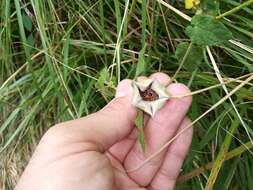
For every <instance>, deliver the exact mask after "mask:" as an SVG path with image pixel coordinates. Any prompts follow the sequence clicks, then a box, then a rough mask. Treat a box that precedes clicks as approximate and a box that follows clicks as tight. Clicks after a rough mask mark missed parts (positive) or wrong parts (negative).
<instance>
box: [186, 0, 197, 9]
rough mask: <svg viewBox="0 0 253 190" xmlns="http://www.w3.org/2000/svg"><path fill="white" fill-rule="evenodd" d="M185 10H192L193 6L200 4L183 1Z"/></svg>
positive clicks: (190, 0) (189, 0) (188, 0)
mask: <svg viewBox="0 0 253 190" xmlns="http://www.w3.org/2000/svg"><path fill="white" fill-rule="evenodd" d="M184 3H185V8H186V9H192V8H193V7H194V6H196V5H198V4H199V3H200V0H185V2H184Z"/></svg>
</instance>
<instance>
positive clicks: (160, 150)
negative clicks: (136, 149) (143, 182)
mask: <svg viewBox="0 0 253 190" xmlns="http://www.w3.org/2000/svg"><path fill="white" fill-rule="evenodd" d="M252 79H253V74H251V76H250V77H248V78H247V79H246V80H245V81H244V82H242V83H241V84H239V85H238V86H237V87H236V88H234V89H233V90H232V91H231V92H229V93H228V94H227V95H226V96H224V97H223V98H222V99H220V100H219V101H218V102H217V103H216V104H214V105H213V106H212V107H211V108H210V109H208V110H207V111H206V112H205V113H203V114H202V115H201V116H199V117H198V118H197V119H196V120H194V121H193V122H192V123H191V125H188V126H186V127H185V128H184V129H182V130H181V131H179V132H178V133H177V134H176V135H175V136H174V137H173V138H172V139H171V140H170V141H168V142H167V143H165V144H164V145H163V146H162V147H161V148H160V149H159V150H157V151H156V152H155V153H154V154H152V155H151V156H150V157H148V158H147V159H146V160H145V161H143V163H142V164H140V165H138V166H136V167H135V168H132V169H129V170H127V171H126V172H127V173H130V172H134V171H136V170H138V169H140V168H142V167H143V166H144V165H146V164H147V163H148V162H149V161H150V160H152V159H153V158H155V157H156V156H157V155H159V154H160V153H161V152H162V151H163V150H164V149H166V148H167V147H168V146H169V145H170V144H171V143H172V142H173V141H174V140H175V139H176V138H178V137H179V136H180V135H181V134H183V133H184V132H185V131H187V130H188V129H189V128H190V127H192V125H194V124H195V123H197V122H198V121H199V120H200V119H201V118H203V117H204V116H206V115H207V114H208V113H209V112H211V111H212V110H214V109H215V108H216V107H218V106H219V105H220V104H222V103H223V102H224V101H226V100H227V99H228V98H229V97H230V96H232V95H233V94H234V93H235V92H236V91H237V90H239V89H240V88H242V87H243V86H244V85H246V84H247V83H248V82H250V81H251V80H252Z"/></svg>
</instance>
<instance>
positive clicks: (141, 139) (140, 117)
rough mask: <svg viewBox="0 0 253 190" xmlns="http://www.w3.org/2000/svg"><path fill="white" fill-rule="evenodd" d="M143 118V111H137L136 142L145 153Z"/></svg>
mask: <svg viewBox="0 0 253 190" xmlns="http://www.w3.org/2000/svg"><path fill="white" fill-rule="evenodd" d="M143 117H144V114H143V111H142V110H138V113H137V117H136V120H135V126H136V128H137V129H138V131H139V134H138V140H139V143H140V145H141V149H142V151H143V152H145V149H146V144H145V134H144V122H143Z"/></svg>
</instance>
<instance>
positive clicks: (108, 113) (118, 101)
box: [65, 80, 136, 151]
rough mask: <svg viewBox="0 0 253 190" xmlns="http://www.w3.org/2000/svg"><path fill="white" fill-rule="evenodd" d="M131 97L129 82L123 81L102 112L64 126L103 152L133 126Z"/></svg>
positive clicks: (133, 112) (134, 113)
mask: <svg viewBox="0 0 253 190" xmlns="http://www.w3.org/2000/svg"><path fill="white" fill-rule="evenodd" d="M131 96H132V88H131V80H123V81H121V82H120V83H119V85H118V87H117V92H116V98H114V99H113V100H112V101H111V102H110V103H109V104H108V105H107V106H105V107H104V108H103V109H102V110H100V111H98V112H96V113H94V114H91V115H89V116H87V117H83V118H80V119H78V120H73V121H70V122H66V123H65V126H66V125H67V126H69V127H70V128H72V131H71V132H72V133H75V134H77V135H78V136H79V137H80V139H82V141H86V142H91V143H95V144H96V147H97V148H99V151H105V150H107V149H108V148H110V147H111V146H112V145H113V144H114V143H116V142H118V141H120V140H121V139H123V138H124V137H126V136H127V135H128V134H129V133H130V132H131V129H132V128H133V126H134V121H135V118H136V109H135V108H134V107H133V106H132V105H131ZM101 146H102V147H101ZM101 149H102V150H101Z"/></svg>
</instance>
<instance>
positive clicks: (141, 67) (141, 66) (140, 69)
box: [135, 44, 146, 77]
mask: <svg viewBox="0 0 253 190" xmlns="http://www.w3.org/2000/svg"><path fill="white" fill-rule="evenodd" d="M145 50H146V44H145V45H144V46H143V48H142V49H141V52H140V55H139V59H138V64H137V68H136V73H135V77H137V76H139V75H141V74H144V73H145V71H146V61H145Z"/></svg>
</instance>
